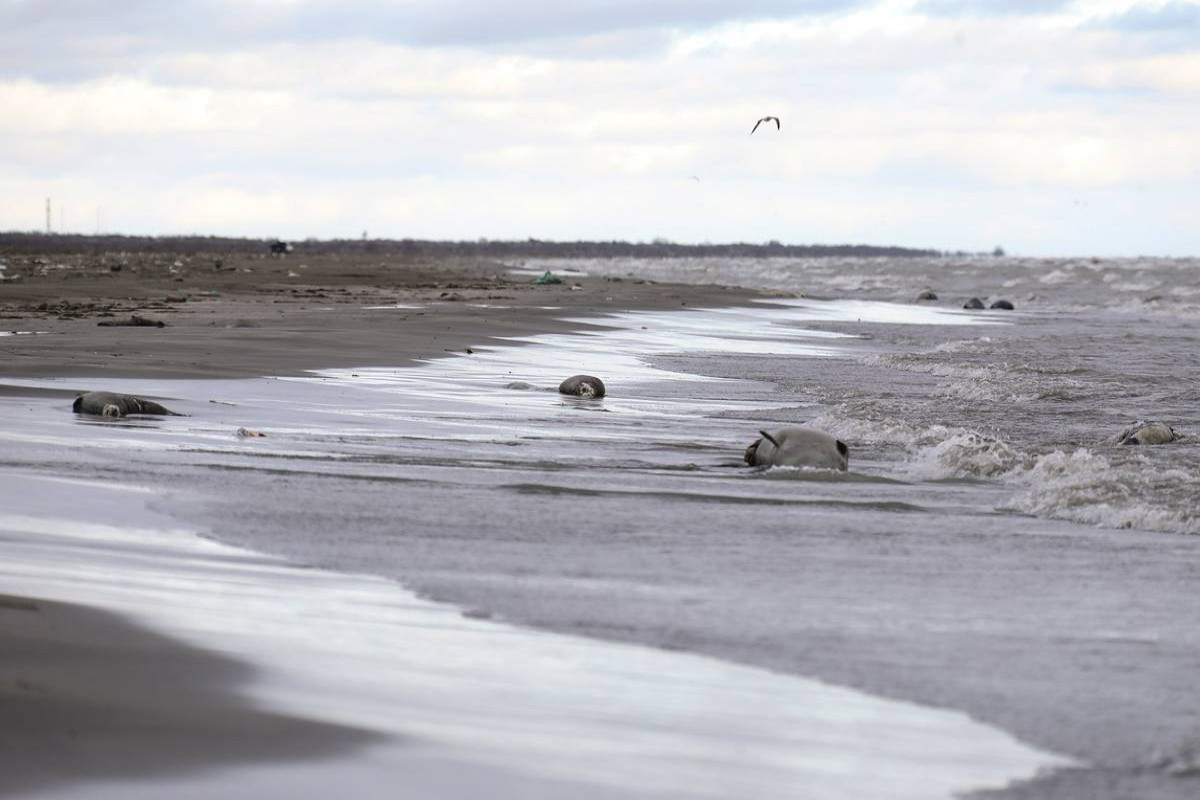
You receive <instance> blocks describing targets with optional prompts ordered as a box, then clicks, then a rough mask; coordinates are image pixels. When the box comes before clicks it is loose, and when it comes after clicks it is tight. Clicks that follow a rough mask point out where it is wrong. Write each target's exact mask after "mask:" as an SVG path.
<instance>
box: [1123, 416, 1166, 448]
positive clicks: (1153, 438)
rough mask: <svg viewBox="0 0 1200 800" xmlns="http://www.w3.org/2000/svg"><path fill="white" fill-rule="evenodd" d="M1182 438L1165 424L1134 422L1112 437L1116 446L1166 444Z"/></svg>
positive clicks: (1143, 421)
mask: <svg viewBox="0 0 1200 800" xmlns="http://www.w3.org/2000/svg"><path fill="white" fill-rule="evenodd" d="M1182 438H1183V436H1181V435H1180V434H1178V433H1176V432H1175V429H1174V428H1172V427H1171V426H1170V425H1168V424H1167V423H1165V422H1146V421H1145V420H1142V421H1140V422H1134V423H1133V424H1131V425H1126V426H1125V428H1124V430H1122V431H1121V432H1120V433H1118V434H1117V435H1116V436H1115V437H1113V442H1115V443H1116V444H1167V443H1168V442H1174V441H1175V440H1177V439H1182Z"/></svg>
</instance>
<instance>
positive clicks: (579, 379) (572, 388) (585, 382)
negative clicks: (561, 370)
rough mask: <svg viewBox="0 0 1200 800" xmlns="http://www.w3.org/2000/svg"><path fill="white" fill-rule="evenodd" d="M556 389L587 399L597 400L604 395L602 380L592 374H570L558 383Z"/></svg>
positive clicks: (562, 392)
mask: <svg viewBox="0 0 1200 800" xmlns="http://www.w3.org/2000/svg"><path fill="white" fill-rule="evenodd" d="M558 391H559V393H560V394H569V395H573V396H574V397H582V398H585V399H587V400H599V399H600V398H601V397H604V381H602V380H600V379H599V378H597V377H595V376H594V375H572V376H571V377H569V378H567V379H566V380H565V381H563V382H562V383H560V384H559V385H558Z"/></svg>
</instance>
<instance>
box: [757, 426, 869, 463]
mask: <svg viewBox="0 0 1200 800" xmlns="http://www.w3.org/2000/svg"><path fill="white" fill-rule="evenodd" d="M759 433H761V434H762V438H761V439H756V440H755V441H754V444H752V445H750V446H749V447H747V448H746V455H745V459H746V463H747V464H749V465H750V466H752V467H821V468H823V469H840V470H843V471H844V470H845V469H846V467H847V466H848V465H849V463H850V448H848V447H846V443H845V442H843V441H841V440H840V439H835V438H833V437H832V436H830V435H829V434H826V433H821V432H820V431H814V430H809V429H808V428H781V429H780V430H777V431H775V433H767V432H766V431H759Z"/></svg>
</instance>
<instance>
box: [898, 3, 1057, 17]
mask: <svg viewBox="0 0 1200 800" xmlns="http://www.w3.org/2000/svg"><path fill="white" fill-rule="evenodd" d="M1067 5H1069V0H925V2H923V3H919V4H918V5H917V7H916V10H917V11H919V12H922V13H925V14H930V15H932V16H937V17H1015V16H1036V15H1040V14H1053V13H1055V12H1057V11H1059V10H1060V9H1062V8H1064V7H1065V6H1067Z"/></svg>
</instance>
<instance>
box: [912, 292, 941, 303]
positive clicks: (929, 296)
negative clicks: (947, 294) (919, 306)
mask: <svg viewBox="0 0 1200 800" xmlns="http://www.w3.org/2000/svg"><path fill="white" fill-rule="evenodd" d="M937 299H938V296H937V292H935V291H933V290H932V289H926V290H925V291H923V292H921V293H920V294H919V295H917V302H918V303H920V302H924V301H926V300H937Z"/></svg>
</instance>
